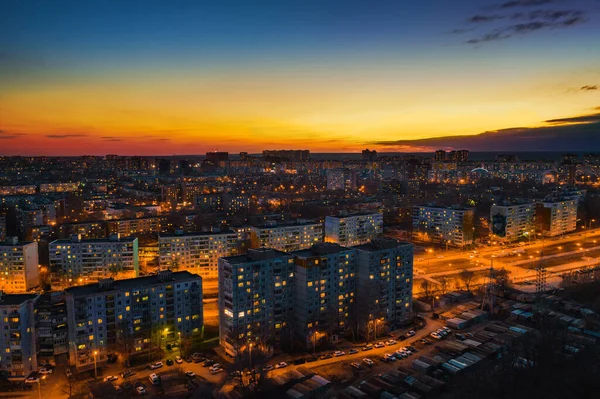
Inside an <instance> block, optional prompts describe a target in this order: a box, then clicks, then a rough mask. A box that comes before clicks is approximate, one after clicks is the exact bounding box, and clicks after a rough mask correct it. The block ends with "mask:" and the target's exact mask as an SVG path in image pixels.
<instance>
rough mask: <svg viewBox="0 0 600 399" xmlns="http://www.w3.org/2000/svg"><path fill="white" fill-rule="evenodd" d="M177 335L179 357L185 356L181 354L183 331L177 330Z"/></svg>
mask: <svg viewBox="0 0 600 399" xmlns="http://www.w3.org/2000/svg"><path fill="white" fill-rule="evenodd" d="M177 336H178V337H179V357H183V356H182V355H181V353H182V352H181V331H178V332H177Z"/></svg>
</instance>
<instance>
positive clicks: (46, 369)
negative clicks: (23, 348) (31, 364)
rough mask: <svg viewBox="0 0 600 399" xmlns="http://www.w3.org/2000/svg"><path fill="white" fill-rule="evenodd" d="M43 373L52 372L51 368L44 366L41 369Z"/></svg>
mask: <svg viewBox="0 0 600 399" xmlns="http://www.w3.org/2000/svg"><path fill="white" fill-rule="evenodd" d="M39 373H40V374H41V375H46V374H52V369H51V368H46V367H42V368H41V369H40V371H39Z"/></svg>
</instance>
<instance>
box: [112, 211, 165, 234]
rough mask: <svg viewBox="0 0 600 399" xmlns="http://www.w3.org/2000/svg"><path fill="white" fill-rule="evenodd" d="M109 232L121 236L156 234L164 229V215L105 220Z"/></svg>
mask: <svg viewBox="0 0 600 399" xmlns="http://www.w3.org/2000/svg"><path fill="white" fill-rule="evenodd" d="M106 225H107V227H108V233H109V234H120V235H121V236H123V237H125V236H138V235H142V234H158V233H162V232H165V231H166V227H167V218H166V216H156V217H146V218H136V219H116V220H109V221H107V222H106Z"/></svg>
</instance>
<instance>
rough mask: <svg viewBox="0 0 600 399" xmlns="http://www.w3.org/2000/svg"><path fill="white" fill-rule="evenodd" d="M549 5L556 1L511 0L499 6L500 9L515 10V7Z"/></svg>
mask: <svg viewBox="0 0 600 399" xmlns="http://www.w3.org/2000/svg"><path fill="white" fill-rule="evenodd" d="M550 3H556V0H513V1H507V2H505V3H502V4H500V6H499V7H500V8H515V7H536V6H543V5H546V4H550Z"/></svg>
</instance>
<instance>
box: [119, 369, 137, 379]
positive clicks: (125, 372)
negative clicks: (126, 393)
mask: <svg viewBox="0 0 600 399" xmlns="http://www.w3.org/2000/svg"><path fill="white" fill-rule="evenodd" d="M134 374H135V371H133V370H125V371H123V372H122V373H121V377H123V378H127V377H129V376H130V375H134Z"/></svg>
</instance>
